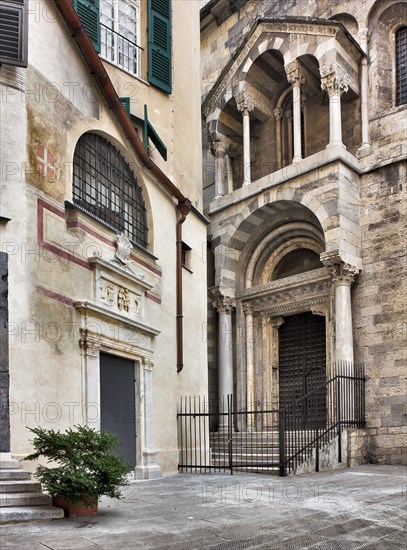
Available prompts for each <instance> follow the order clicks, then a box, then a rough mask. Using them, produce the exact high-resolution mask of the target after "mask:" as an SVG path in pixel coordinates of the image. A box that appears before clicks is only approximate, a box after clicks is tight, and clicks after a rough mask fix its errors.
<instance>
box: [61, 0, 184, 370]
mask: <svg viewBox="0 0 407 550" xmlns="http://www.w3.org/2000/svg"><path fill="white" fill-rule="evenodd" d="M54 4H55V6H56V8H57V9H58V11H59V13H60V14H61V16H62V19H63V20H64V22H65V24H66V26H67V27H68V30H69V32H70V34H71V36H72V37H73V38H74V40H75V41H76V43H77V44H78V46H79V49H80V51H81V53H82V55H83V57H84V60H85V62H86V64H87V65H88V67H89V69H90V72H91V74H92V76H93V77H94V79H95V80H96V83H97V84H98V86H99V89H100V91H101V93H102V95H103V97H104V98H105V100H106V102H107V104H108V106H109V108H110V109H111V110H112V111H113V113H114V115H115V117H116V118H117V120H118V122H119V124H120V126H121V127H122V129H123V132H124V134H125V136H126V138H127V141H128V142H129V143H130V145H131V147H132V148H133V150H134V152H135V153H136V156H137V157H138V158H139V159H140V161H141V162H142V164H143V165H144V166H145V167H146V168H147V169H148V170H150V172H151V173H152V174H153V175H154V176H156V178H157V179H158V181H159V182H160V183H161V184H162V185H163V186H164V187H165V189H166V190H167V191H168V192H169V193H170V194H171V195H172V196H173V197H175V198H176V199H177V201H178V205H177V209H178V210H179V212H180V214H181V218H180V219H179V220H178V222H177V229H176V233H177V267H176V270H177V273H176V287H177V288H176V301H177V372H181V371H182V369H183V366H184V359H183V347H184V346H183V311H182V224H183V223H184V221H185V218H186V217H187V215H188V213H189V212H190V211H191V208H192V205H191V202H190V201H189V199H188V198H187V197H185V195H183V193H181V191H180V190H179V189H178V187H177V186H176V185H174V183H173V182H172V181H171V180H170V179H169V178H168V177H167V176H166V175H165V174H164V172H163V171H162V170H161V169H160V168H159V167H158V166H157V165H156V164H155V162H154V161H153V160H151V159H150V157H149V156H148V153H147V151H146V150H145V148H144V144H143V142H142V141H141V139H140V138H139V135H138V132H137V130H136V129H135V128H134V126H133V124H132V123H131V121H130V119H129V117H128V116H127V113H126V111H125V110H124V107H123V105H122V103H121V102H120V100H119V96H118V95H117V92H116V90H115V88H114V86H113V84H112V81H111V80H110V77H109V75H108V73H107V71H106V69H105V67H104V66H103V63H102V61H101V59H100V57H99V55H98V53H97V52H96V50H95V48H94V47H93V44H92V42H91V40H90V38H89V36H88V35H87V33H86V31H85V29H84V28H83V26H82V23H81V21H80V19H79V17H78V14H77V13H76V11H75V10H74V8H73V5H72V3H71V2H70V1H69V0H68V1H67V0H54Z"/></svg>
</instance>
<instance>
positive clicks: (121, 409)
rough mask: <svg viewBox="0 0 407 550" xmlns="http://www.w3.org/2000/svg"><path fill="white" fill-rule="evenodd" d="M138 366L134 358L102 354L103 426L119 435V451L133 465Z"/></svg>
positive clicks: (134, 458)
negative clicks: (136, 367)
mask: <svg viewBox="0 0 407 550" xmlns="http://www.w3.org/2000/svg"><path fill="white" fill-rule="evenodd" d="M134 369H135V365H134V361H131V360H130V359H123V358H122V357H117V356H115V355H109V354H107V353H101V354H100V409H101V414H100V416H101V419H100V420H101V429H102V430H105V431H108V432H112V433H115V434H116V435H117V436H118V438H119V440H120V444H119V446H118V448H117V453H118V454H119V456H121V457H122V458H123V460H124V461H125V462H126V463H128V464H130V466H131V468H132V469H134V467H135V466H136V403H135V370H134Z"/></svg>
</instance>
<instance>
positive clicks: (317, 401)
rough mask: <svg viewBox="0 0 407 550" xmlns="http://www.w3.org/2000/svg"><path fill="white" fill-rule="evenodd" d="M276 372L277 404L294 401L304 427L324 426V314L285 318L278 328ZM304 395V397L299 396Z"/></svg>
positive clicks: (304, 314)
mask: <svg viewBox="0 0 407 550" xmlns="http://www.w3.org/2000/svg"><path fill="white" fill-rule="evenodd" d="M279 375H280V376H279V391H280V407H287V406H288V405H291V404H292V403H293V402H296V403H297V405H296V409H297V412H298V415H300V416H301V419H302V422H301V424H302V427H303V428H304V429H305V428H321V427H323V426H324V425H325V419H326V388H325V383H326V329H325V317H322V316H319V315H313V314H312V313H310V312H307V313H300V314H297V315H291V316H289V317H285V318H284V323H283V324H282V325H281V326H280V328H279ZM304 396H307V397H306V398H305V399H302V398H303V397H304ZM297 400H298V401H297Z"/></svg>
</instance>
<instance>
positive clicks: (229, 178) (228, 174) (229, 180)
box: [226, 155, 234, 193]
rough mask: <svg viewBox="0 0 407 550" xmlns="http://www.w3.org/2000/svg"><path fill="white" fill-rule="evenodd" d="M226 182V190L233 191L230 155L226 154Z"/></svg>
mask: <svg viewBox="0 0 407 550" xmlns="http://www.w3.org/2000/svg"><path fill="white" fill-rule="evenodd" d="M226 183H227V192H228V193H233V190H234V182H233V166H232V157H231V156H230V155H226Z"/></svg>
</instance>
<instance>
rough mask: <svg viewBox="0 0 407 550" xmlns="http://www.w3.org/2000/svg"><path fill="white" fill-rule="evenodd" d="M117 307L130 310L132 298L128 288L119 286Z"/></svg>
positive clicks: (121, 309)
mask: <svg viewBox="0 0 407 550" xmlns="http://www.w3.org/2000/svg"><path fill="white" fill-rule="evenodd" d="M117 307H118V308H119V309H120V311H127V313H128V312H129V311H130V299H129V290H128V288H119V292H118V293H117Z"/></svg>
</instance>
